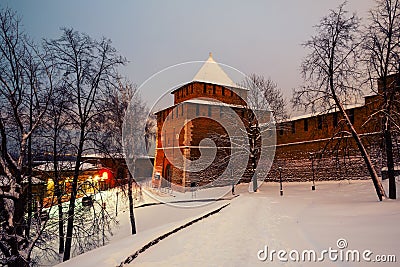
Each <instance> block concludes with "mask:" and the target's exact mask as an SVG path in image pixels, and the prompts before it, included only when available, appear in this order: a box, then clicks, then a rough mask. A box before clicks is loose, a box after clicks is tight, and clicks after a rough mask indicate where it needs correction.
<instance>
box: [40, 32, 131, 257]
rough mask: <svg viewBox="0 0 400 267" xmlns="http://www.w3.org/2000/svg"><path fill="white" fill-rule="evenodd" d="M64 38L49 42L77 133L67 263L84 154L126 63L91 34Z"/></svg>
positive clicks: (72, 34) (108, 45)
mask: <svg viewBox="0 0 400 267" xmlns="http://www.w3.org/2000/svg"><path fill="white" fill-rule="evenodd" d="M62 31H63V34H62V36H61V37H60V38H59V39H57V40H51V41H48V42H47V47H48V48H49V49H50V51H51V52H52V54H53V55H54V57H55V60H56V62H57V64H58V67H59V69H60V70H61V71H62V73H63V75H64V77H65V86H66V88H67V90H69V92H70V100H71V102H72V107H71V109H70V110H69V113H68V114H69V116H70V120H71V124H72V125H73V126H74V130H75V131H76V135H77V137H76V143H75V146H76V160H75V170H74V177H73V181H72V193H71V197H70V201H69V208H68V222H67V232H66V239H65V248H64V261H66V260H68V259H70V256H71V245H72V237H73V231H74V214H75V201H76V196H77V192H78V177H79V173H80V165H81V162H82V155H83V153H84V151H85V149H87V147H86V146H87V145H88V142H87V141H88V140H89V139H90V135H91V134H93V132H92V130H94V129H95V128H96V127H95V126H96V122H97V121H98V120H101V118H99V117H100V116H102V114H103V113H104V110H103V109H102V107H104V101H105V100H106V98H105V90H106V89H107V88H109V87H110V84H112V83H114V82H115V79H117V78H118V74H117V67H118V66H120V65H122V64H124V63H125V62H126V60H125V59H124V58H122V57H120V56H119V55H117V52H116V50H115V49H114V48H113V47H112V46H111V41H110V40H108V39H106V38H102V39H101V40H99V41H96V40H93V39H92V38H90V37H89V36H88V35H85V34H82V33H79V32H76V31H74V30H72V29H63V30H62Z"/></svg>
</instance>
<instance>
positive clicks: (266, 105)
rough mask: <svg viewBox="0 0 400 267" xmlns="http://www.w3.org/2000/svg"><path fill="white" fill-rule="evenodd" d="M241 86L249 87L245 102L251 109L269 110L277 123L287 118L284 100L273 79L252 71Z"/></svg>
mask: <svg viewBox="0 0 400 267" xmlns="http://www.w3.org/2000/svg"><path fill="white" fill-rule="evenodd" d="M242 86H243V87H245V88H247V89H249V92H248V95H247V103H248V105H249V106H250V107H251V108H252V109H254V110H257V109H263V110H265V109H268V110H271V111H272V112H273V115H274V118H275V121H276V122H278V123H279V122H283V121H285V120H287V119H288V118H289V114H288V113H287V110H286V100H285V98H284V97H283V95H282V91H281V90H280V89H279V88H278V85H277V84H276V83H275V82H274V81H273V80H271V79H270V78H268V79H266V78H264V76H262V75H258V74H255V73H253V74H250V75H249V76H247V77H246V79H245V80H244V81H243V83H242Z"/></svg>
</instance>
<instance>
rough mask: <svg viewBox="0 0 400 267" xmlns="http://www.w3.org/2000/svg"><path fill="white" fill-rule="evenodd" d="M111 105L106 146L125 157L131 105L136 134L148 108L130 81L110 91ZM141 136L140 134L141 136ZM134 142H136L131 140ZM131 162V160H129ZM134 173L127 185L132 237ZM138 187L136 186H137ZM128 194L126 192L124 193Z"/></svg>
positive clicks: (108, 115) (133, 222)
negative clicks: (123, 137)
mask: <svg viewBox="0 0 400 267" xmlns="http://www.w3.org/2000/svg"><path fill="white" fill-rule="evenodd" d="M108 99H109V101H108V102H109V103H110V105H111V108H110V109H109V111H108V112H107V121H108V126H109V127H110V128H109V130H108V133H109V135H108V138H109V139H110V140H111V141H108V142H107V141H106V142H104V143H105V144H109V146H108V147H109V148H110V147H111V148H112V150H113V152H114V153H117V154H119V155H123V154H124V151H123V140H122V132H123V126H124V118H125V114H126V112H127V109H128V106H129V103H131V113H130V115H131V116H132V117H131V119H132V122H133V123H132V124H130V122H128V124H129V125H130V127H131V128H132V127H133V128H132V129H131V130H132V131H134V132H136V134H139V133H140V130H142V131H143V130H144V129H143V128H142V129H140V126H142V125H143V123H142V122H144V121H146V116H147V108H146V105H145V103H144V102H143V100H142V99H141V97H140V95H139V93H138V90H137V88H136V85H135V84H132V83H131V82H129V81H121V80H119V81H118V87H116V88H114V89H113V90H110V91H109V95H108ZM139 135H140V134H139ZM130 141H134V140H132V139H131V140H130ZM128 161H129V159H128ZM128 164H135V163H134V162H128ZM133 175H134V173H132V174H129V173H128V184H127V196H128V201H129V220H130V223H131V233H132V235H134V234H136V222H135V215H134V201H133V195H132V187H133V186H134V184H135V183H134V177H133ZM135 185H136V184H135ZM124 192H126V191H124Z"/></svg>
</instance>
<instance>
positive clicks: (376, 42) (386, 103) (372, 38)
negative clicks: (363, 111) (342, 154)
mask: <svg viewBox="0 0 400 267" xmlns="http://www.w3.org/2000/svg"><path fill="white" fill-rule="evenodd" d="M369 21H370V24H369V26H368V28H367V31H366V34H365V36H366V39H365V41H364V45H363V49H364V52H365V53H364V55H365V57H366V58H365V59H366V63H367V64H366V65H367V67H368V73H369V77H370V81H371V88H372V90H374V89H373V88H375V85H376V81H378V82H379V83H380V84H381V88H382V90H379V91H377V92H376V93H377V94H378V95H380V96H381V97H382V99H383V103H382V105H380V107H379V110H378V111H376V112H375V113H373V114H372V115H371V117H370V118H369V119H368V120H371V119H374V118H375V117H377V118H381V120H382V121H383V127H382V132H383V138H384V147H385V152H386V153H385V154H386V166H387V169H388V178H389V198H392V199H395V198H396V181H395V176H394V156H393V141H392V139H393V138H392V131H393V130H395V129H397V130H399V129H400V128H399V124H398V122H399V115H398V114H399V113H398V112H399V108H398V107H399V105H398V102H397V100H396V95H398V93H397V92H398V86H399V84H397V82H398V80H397V79H398V78H397V79H392V80H390V79H389V76H390V75H392V74H395V73H397V74H398V73H399V67H400V2H399V1H398V0H378V1H376V7H375V8H374V9H373V10H371V11H370V18H369Z"/></svg>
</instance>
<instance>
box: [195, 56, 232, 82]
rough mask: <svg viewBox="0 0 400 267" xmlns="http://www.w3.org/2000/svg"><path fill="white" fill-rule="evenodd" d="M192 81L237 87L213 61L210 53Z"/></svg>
mask: <svg viewBox="0 0 400 267" xmlns="http://www.w3.org/2000/svg"><path fill="white" fill-rule="evenodd" d="M193 81H197V82H207V83H213V84H219V85H226V86H231V87H237V85H236V84H235V83H234V82H233V81H232V80H231V78H229V76H228V75H227V74H226V73H225V72H224V71H223V70H222V68H221V67H220V66H219V65H218V63H217V62H215V61H214V59H213V58H212V54H211V52H210V55H209V57H208V59H207V61H206V62H205V63H204V65H203V66H202V67H201V68H200V70H199V71H198V72H197V74H196V75H195V76H194V78H193Z"/></svg>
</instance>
